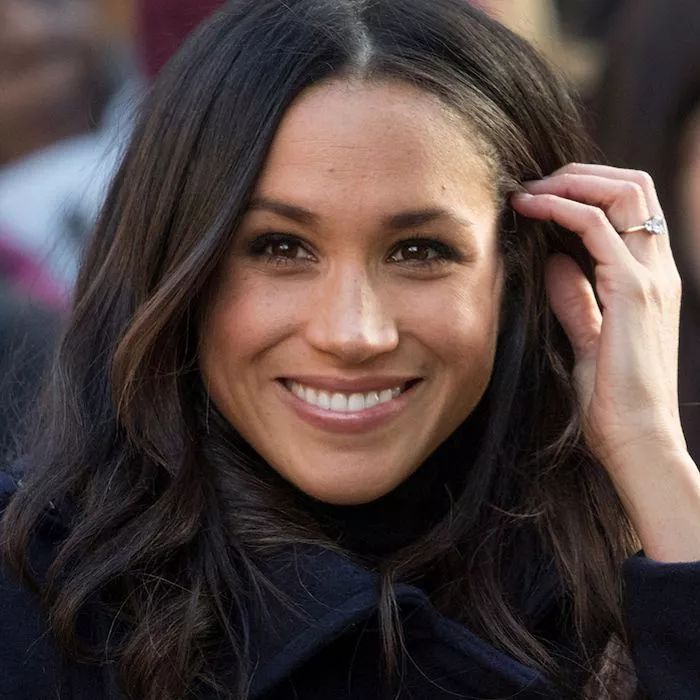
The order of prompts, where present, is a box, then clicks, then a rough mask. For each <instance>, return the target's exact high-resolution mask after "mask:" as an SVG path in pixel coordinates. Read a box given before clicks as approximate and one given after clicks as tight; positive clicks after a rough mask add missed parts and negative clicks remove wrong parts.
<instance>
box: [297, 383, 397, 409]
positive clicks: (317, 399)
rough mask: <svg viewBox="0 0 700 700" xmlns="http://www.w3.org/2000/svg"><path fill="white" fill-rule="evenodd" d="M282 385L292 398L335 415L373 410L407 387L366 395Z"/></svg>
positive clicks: (394, 397)
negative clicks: (290, 393) (292, 395)
mask: <svg viewBox="0 0 700 700" xmlns="http://www.w3.org/2000/svg"><path fill="white" fill-rule="evenodd" d="M284 385H285V386H286V387H287V389H288V390H289V391H291V392H292V394H294V396H296V397H297V398H299V399H301V400H302V401H304V402H306V403H308V404H311V405H312V406H316V407H318V408H322V409H323V410H325V411H333V412H336V413H354V412H359V411H365V410H367V409H368V408H373V407H374V406H379V405H380V404H383V403H388V402H389V401H392V400H393V399H396V398H398V397H399V396H401V394H402V393H403V392H404V391H405V390H406V388H407V387H408V386H409V383H407V384H403V385H402V386H395V387H390V388H387V389H381V390H378V391H368V392H366V393H358V392H354V393H346V392H339V391H336V392H330V391H325V390H323V389H315V388H313V387H310V386H304V385H303V384H300V383H299V382H294V381H292V380H289V379H286V380H285V381H284Z"/></svg>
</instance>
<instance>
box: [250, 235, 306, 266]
mask: <svg viewBox="0 0 700 700" xmlns="http://www.w3.org/2000/svg"><path fill="white" fill-rule="evenodd" d="M250 254H251V255H253V256H254V257H263V258H266V259H267V260H268V261H269V262H271V263H274V264H282V265H285V264H292V263H294V262H299V261H307V260H313V259H314V257H313V255H311V254H310V253H309V251H308V250H307V249H306V247H305V246H304V244H303V243H302V242H301V241H300V240H299V239H297V238H296V237H295V236H290V235H288V234H284V233H268V234H265V235H264V236H260V237H259V238H256V239H255V240H254V241H253V242H252V243H251V244H250Z"/></svg>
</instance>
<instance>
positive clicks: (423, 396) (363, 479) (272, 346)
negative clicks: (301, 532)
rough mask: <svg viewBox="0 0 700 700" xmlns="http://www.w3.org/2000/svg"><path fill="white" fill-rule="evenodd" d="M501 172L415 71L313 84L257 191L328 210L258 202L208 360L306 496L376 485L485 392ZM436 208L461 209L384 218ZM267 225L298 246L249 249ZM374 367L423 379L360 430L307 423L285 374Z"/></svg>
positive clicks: (234, 263)
mask: <svg viewBox="0 0 700 700" xmlns="http://www.w3.org/2000/svg"><path fill="white" fill-rule="evenodd" d="M489 170H490V169H489V167H488V165H487V163H485V162H484V160H483V159H482V158H481V157H480V156H478V155H477V149H476V147H475V146H474V145H473V143H472V142H471V140H470V138H469V136H468V135H465V133H464V127H463V125H462V124H460V123H459V122H458V121H457V120H456V119H455V118H454V116H453V115H452V114H450V113H448V112H447V111H446V109H445V108H444V107H443V106H442V105H441V104H440V102H439V101H437V100H436V99H434V98H433V97H432V96H430V95H428V94H426V93H424V92H421V91H418V90H416V89H415V88H412V87H410V86H407V85H403V84H393V83H392V84H382V85H368V84H358V83H347V82H333V83H329V84H326V85H322V86H317V87H315V88H313V89H311V90H310V91H308V92H306V93H305V94H303V95H302V96H301V97H300V99H298V100H297V102H296V103H295V104H294V105H293V106H292V107H291V108H290V110H289V112H288V113H287V115H286V117H285V119H284V120H283V122H282V124H281V127H280V129H279V132H278V134H277V136H276V138H275V140H274V143H273V145H272V149H271V152H270V154H269V156H268V160H267V162H266V165H265V168H264V170H263V172H262V176H261V178H260V181H259V183H258V186H257V190H256V192H255V193H254V197H253V199H256V198H262V197H264V198H267V199H274V200H279V201H282V202H285V203H289V204H293V205H296V206H301V207H304V208H305V209H308V210H311V211H312V212H314V213H315V214H316V215H317V216H318V222H317V223H316V224H314V225H310V224H304V225H302V224H300V223H299V222H297V221H293V220H291V219H290V218H288V217H286V216H282V215H280V214H278V213H271V212H269V211H264V210H261V209H257V208H256V209H251V210H250V211H249V212H248V213H247V215H246V216H245V219H244V220H243V222H242V224H241V227H240V229H239V230H238V231H237V233H236V236H235V240H234V243H233V247H232V250H231V253H230V256H229V258H228V259H227V261H226V263H225V265H224V267H223V269H222V270H221V273H220V279H219V284H218V288H217V289H216V291H215V294H214V299H213V302H212V303H211V305H210V307H209V309H208V312H207V314H206V318H205V323H204V326H203V332H202V336H201V347H200V363H201V364H200V366H201V370H202V374H203V376H204V379H205V382H206V385H207V387H208V391H209V393H210V395H211V397H212V399H213V401H214V402H215V403H216V405H217V406H218V408H219V409H220V410H221V411H222V413H223V414H224V416H225V417H226V418H227V419H228V420H229V421H230V422H231V423H232V425H233V426H235V428H236V429H237V430H238V431H239V432H240V433H241V435H242V436H243V437H244V438H245V439H246V440H247V441H248V442H249V443H250V444H251V445H252V446H253V447H254V448H255V449H256V450H257V451H258V452H259V453H260V454H261V455H262V456H263V457H264V458H265V459H266V460H267V461H268V462H269V464H270V465H271V466H272V467H273V468H274V469H276V470H277V471H278V472H279V473H280V474H281V475H282V476H283V477H284V478H286V479H287V480H289V481H290V482H292V483H293V484H295V485H296V486H297V487H298V488H300V489H301V490H303V491H304V492H306V493H307V494H309V495H311V496H313V497H316V498H318V499H320V500H323V501H326V502H330V503H337V504H354V503H363V502H368V501H370V500H374V499H376V498H379V497H380V496H382V495H384V494H386V493H387V492H389V491H390V490H392V489H393V488H394V487H395V486H397V485H398V484H399V483H401V482H402V481H403V480H405V479H406V478H407V477H408V476H409V475H410V474H411V473H412V472H414V471H415V470H416V469H417V468H418V467H419V466H420V464H421V463H422V462H423V461H424V460H425V459H426V458H427V457H428V456H429V455H430V454H431V452H433V451H434V450H435V448H436V447H437V446H438V445H440V443H442V442H443V441H444V440H445V439H446V438H447V437H448V436H449V435H450V434H451V433H452V432H453V431H454V430H455V429H456V428H457V427H458V425H459V424H460V423H461V422H462V421H464V419H465V418H466V417H467V416H468V415H469V414H470V413H471V411H472V410H473V408H474V407H475V406H476V404H477V403H478V401H479V399H480V398H481V396H482V395H483V393H484V391H485V389H486V387H487V384H488V381H489V377H490V374H491V370H492V366H493V359H494V353H495V346H496V339H497V334H498V324H499V309H500V300H501V288H502V281H503V270H502V261H501V259H500V255H499V253H498V245H497V232H496V220H497V213H498V212H497V206H496V203H495V201H494V197H493V194H492V187H491V185H492V182H491V177H490V174H489ZM435 207H440V208H443V209H447V210H450V211H451V212H453V213H454V215H455V216H456V217H459V218H460V219H462V220H463V221H459V222H455V221H452V220H450V219H446V218H443V219H439V220H436V221H434V222H431V223H428V224H424V225H422V226H413V227H411V228H407V229H404V230H393V229H391V228H388V227H387V225H386V222H385V219H386V218H387V217H388V216H391V215H394V214H398V213H400V212H405V211H415V210H418V209H432V208H435ZM269 232H280V233H286V234H290V235H293V236H296V237H298V238H301V239H302V240H303V243H300V244H298V245H294V244H293V245H292V246H291V248H289V247H288V248H287V249H286V250H283V251H282V253H283V259H282V260H280V257H279V255H278V257H277V258H275V259H273V260H269V259H268V258H267V257H266V256H257V257H256V256H254V255H252V254H251V252H250V244H251V243H252V242H253V241H254V240H255V239H256V238H258V237H260V236H261V235H263V234H266V233H269ZM434 236H439V238H440V240H441V241H442V242H443V243H445V244H447V245H448V246H450V248H451V249H453V250H454V251H455V252H456V254H457V256H458V259H457V260H447V261H443V262H438V263H434V264H432V265H430V266H427V267H426V266H424V265H423V266H421V265H420V264H419V261H418V260H416V259H415V257H416V255H415V254H416V253H417V254H418V257H419V258H420V256H428V257H430V258H433V257H434V256H435V255H437V254H438V253H437V252H436V251H435V250H434V249H432V248H431V247H430V246H429V245H428V246H426V245H422V246H420V248H419V250H418V251H416V250H413V249H410V246H406V245H405V244H404V245H403V246H401V245H400V243H401V241H406V240H408V239H411V238H415V237H421V238H423V237H434ZM279 252H280V246H279V245H271V246H268V247H267V253H268V254H269V253H277V254H279ZM412 256H413V257H412ZM377 374H382V375H387V374H388V375H391V376H397V375H401V376H409V377H421V378H423V381H422V382H421V383H420V384H419V386H417V387H416V389H415V390H414V391H413V395H412V396H410V400H408V402H407V405H406V406H405V408H404V410H403V411H402V412H401V413H400V414H399V415H397V416H395V417H393V418H392V419H391V420H390V421H389V422H388V423H387V424H386V425H383V426H379V427H377V428H373V429H370V430H366V431H363V432H362V433H360V434H353V435H340V434H337V433H332V432H328V431H326V430H324V429H321V428H318V427H316V426H312V425H309V424H308V423H307V422H305V421H303V420H302V419H301V418H299V417H298V416H297V415H296V413H295V412H294V411H293V410H290V407H289V406H288V405H287V404H286V403H285V401H284V400H283V398H282V397H281V392H284V391H286V389H283V388H282V387H281V385H280V384H279V382H278V381H277V379H278V378H280V377H289V376H299V375H317V376H318V375H320V376H323V377H344V378H358V377H366V376H368V375H377ZM406 398H409V397H408V396H407V397H406Z"/></svg>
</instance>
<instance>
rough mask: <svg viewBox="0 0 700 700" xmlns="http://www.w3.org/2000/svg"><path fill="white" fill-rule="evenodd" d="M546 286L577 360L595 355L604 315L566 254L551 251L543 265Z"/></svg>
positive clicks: (550, 300)
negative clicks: (553, 253)
mask: <svg viewBox="0 0 700 700" xmlns="http://www.w3.org/2000/svg"><path fill="white" fill-rule="evenodd" d="M545 286H546V289H547V296H548V298H549V303H550V306H551V307H552V311H553V312H554V315H555V316H556V317H557V319H558V320H559V323H561V325H562V328H563V329H564V332H565V333H566V335H567V337H568V338H569V342H570V343H571V347H572V348H573V350H574V354H575V355H576V359H577V361H579V362H585V361H587V360H593V359H595V357H596V354H597V347H598V340H599V338H600V330H601V327H602V323H603V316H602V314H601V311H600V307H599V306H598V302H597V301H596V298H595V294H594V293H593V288H592V287H591V284H590V282H589V281H588V279H587V278H586V276H585V275H584V273H583V271H582V270H581V268H580V267H579V266H578V265H577V264H576V263H575V262H574V261H573V260H572V259H571V258H570V257H569V256H568V255H560V254H556V255H552V256H551V257H550V258H549V259H548V260H547V264H546V267H545Z"/></svg>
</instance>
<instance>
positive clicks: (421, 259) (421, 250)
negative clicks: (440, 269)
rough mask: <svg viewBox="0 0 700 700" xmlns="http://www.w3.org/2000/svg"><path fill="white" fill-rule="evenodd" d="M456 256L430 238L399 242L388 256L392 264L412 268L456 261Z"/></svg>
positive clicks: (447, 247)
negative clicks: (401, 264) (407, 265)
mask: <svg viewBox="0 0 700 700" xmlns="http://www.w3.org/2000/svg"><path fill="white" fill-rule="evenodd" d="M457 257H458V256H457V254H456V253H455V252H454V251H453V250H452V248H450V247H449V246H448V245H445V244H444V243H442V242H441V241H438V240H435V239H432V238H416V239H411V240H408V241H401V243H399V244H398V245H397V246H396V247H395V248H394V252H393V253H392V254H391V255H390V256H389V259H390V260H391V261H392V262H396V263H404V264H409V265H414V266H430V265H434V264H440V263H444V262H447V261H449V260H456V259H457Z"/></svg>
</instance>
